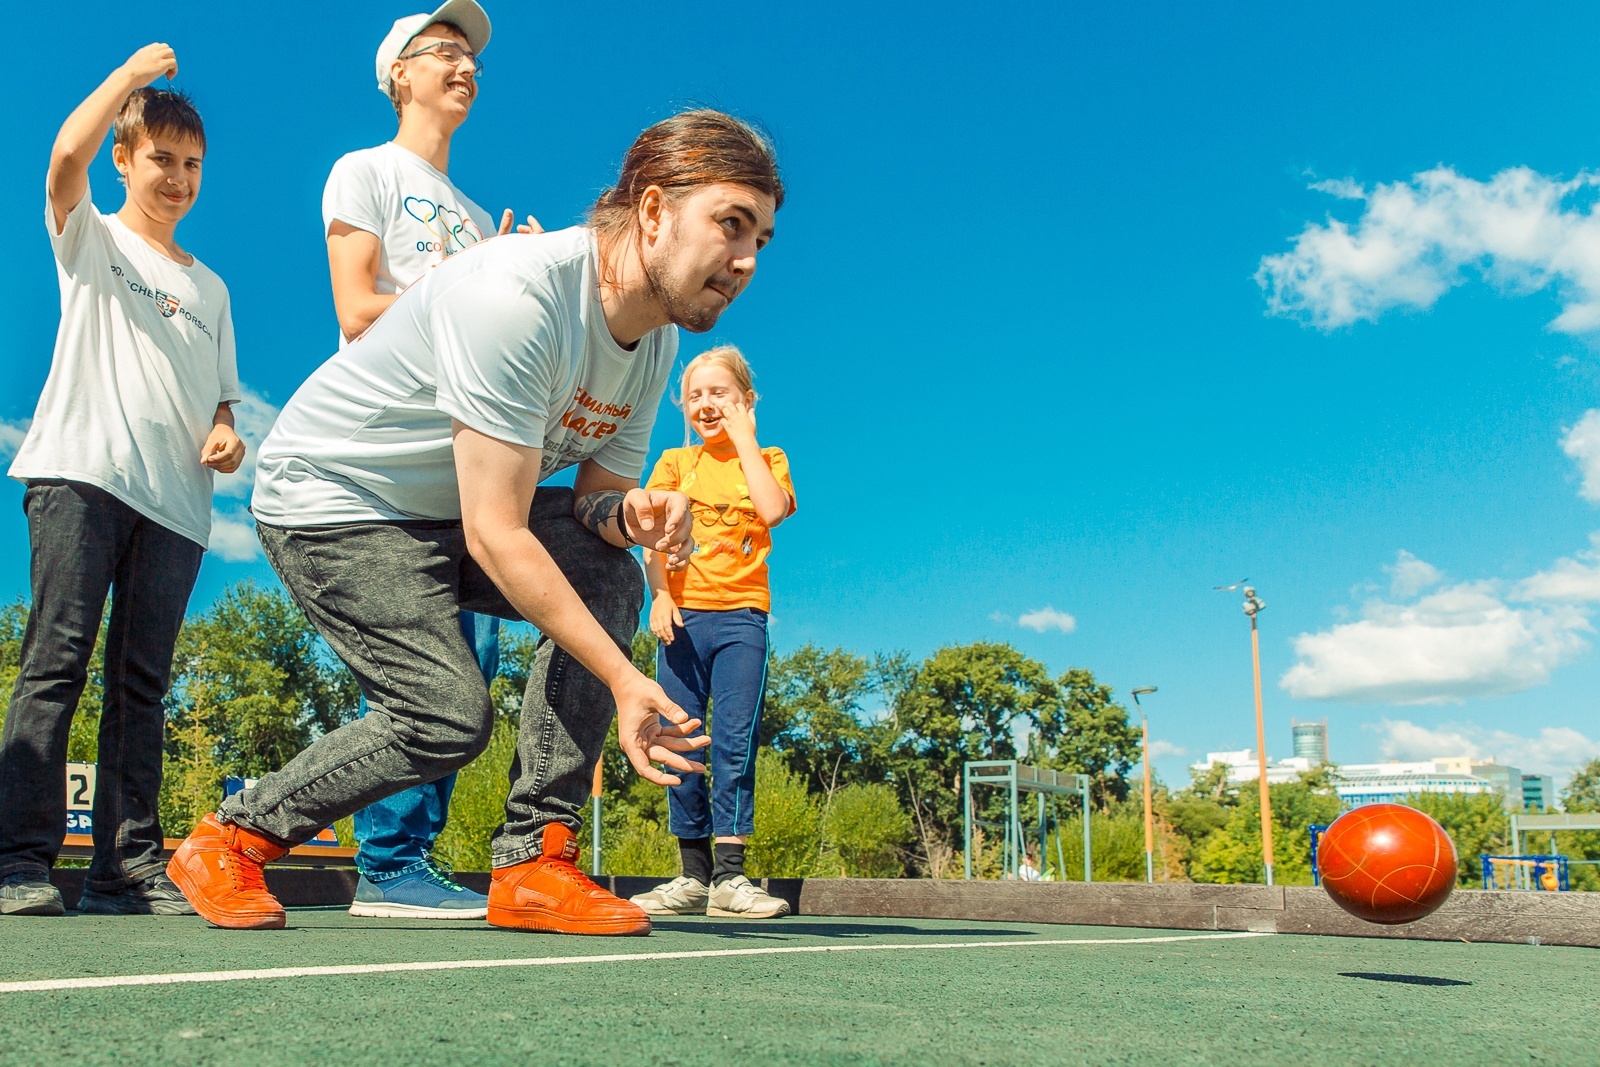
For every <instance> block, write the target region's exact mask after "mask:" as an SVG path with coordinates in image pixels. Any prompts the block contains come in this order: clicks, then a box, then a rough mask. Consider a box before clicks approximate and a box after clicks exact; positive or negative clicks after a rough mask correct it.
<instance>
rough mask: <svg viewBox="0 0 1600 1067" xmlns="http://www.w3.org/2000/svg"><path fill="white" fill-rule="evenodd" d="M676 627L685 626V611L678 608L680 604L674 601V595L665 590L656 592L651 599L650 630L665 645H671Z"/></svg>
mask: <svg viewBox="0 0 1600 1067" xmlns="http://www.w3.org/2000/svg"><path fill="white" fill-rule="evenodd" d="M675 627H676V628H677V629H682V627H683V613H682V612H680V611H679V610H678V605H676V604H674V603H673V602H672V597H670V596H668V595H667V593H666V591H665V590H663V591H662V592H659V593H656V594H654V596H653V599H652V600H651V601H650V632H651V633H653V634H655V635H656V637H657V638H658V639H659V640H660V641H661V643H662V644H663V645H670V644H672V638H673V636H674V635H675V633H676V630H675V629H674V628H675Z"/></svg>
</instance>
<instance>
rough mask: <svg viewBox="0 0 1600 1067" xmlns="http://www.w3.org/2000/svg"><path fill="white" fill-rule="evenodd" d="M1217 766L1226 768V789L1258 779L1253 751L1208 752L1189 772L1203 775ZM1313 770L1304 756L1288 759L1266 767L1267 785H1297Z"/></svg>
mask: <svg viewBox="0 0 1600 1067" xmlns="http://www.w3.org/2000/svg"><path fill="white" fill-rule="evenodd" d="M1219 763H1220V764H1222V765H1224V766H1226V767H1227V768H1228V784H1229V785H1243V784H1244V783H1246V782H1253V781H1255V780H1256V779H1258V778H1260V777H1261V763H1260V761H1259V760H1258V759H1256V750H1255V749H1253V748H1240V749H1234V750H1233V751H1231V752H1207V753H1206V758H1205V759H1204V760H1203V761H1202V762H1200V763H1196V764H1192V765H1191V766H1190V768H1189V769H1190V770H1191V771H1194V772H1195V773H1197V774H1204V773H1205V772H1206V771H1209V770H1210V769H1211V768H1212V767H1215V766H1216V765H1217V764H1219ZM1316 767H1317V764H1316V763H1315V762H1313V761H1312V760H1309V759H1306V758H1305V757H1304V756H1290V757H1289V758H1288V759H1281V760H1278V761H1277V762H1276V763H1269V764H1268V765H1267V784H1268V785H1282V784H1283V783H1284V782H1294V781H1298V780H1299V778H1300V776H1301V775H1302V774H1304V773H1305V772H1306V771H1309V770H1314V769H1315V768H1316Z"/></svg>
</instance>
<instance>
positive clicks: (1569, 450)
mask: <svg viewBox="0 0 1600 1067" xmlns="http://www.w3.org/2000/svg"><path fill="white" fill-rule="evenodd" d="M1561 451H1563V452H1565V453H1566V454H1567V455H1568V456H1570V457H1572V459H1573V461H1574V462H1576V463H1577V464H1578V474H1579V475H1580V476H1581V477H1582V478H1583V488H1582V489H1580V490H1579V492H1580V493H1581V494H1582V496H1583V499H1585V500H1588V501H1592V502H1593V503H1596V504H1600V409H1593V408H1591V409H1590V410H1588V411H1586V412H1584V413H1583V418H1581V419H1579V420H1578V424H1577V425H1576V426H1574V427H1572V429H1570V430H1568V431H1567V432H1566V435H1565V436H1563V437H1562V438H1561Z"/></svg>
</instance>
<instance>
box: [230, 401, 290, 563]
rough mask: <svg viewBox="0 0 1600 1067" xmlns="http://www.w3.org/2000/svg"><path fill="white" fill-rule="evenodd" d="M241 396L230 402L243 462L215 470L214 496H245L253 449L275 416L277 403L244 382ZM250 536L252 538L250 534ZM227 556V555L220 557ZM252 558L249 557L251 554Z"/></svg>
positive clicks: (253, 462) (251, 472)
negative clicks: (226, 470) (232, 468)
mask: <svg viewBox="0 0 1600 1067" xmlns="http://www.w3.org/2000/svg"><path fill="white" fill-rule="evenodd" d="M241 392H242V393H243V394H244V399H243V400H241V401H240V402H239V403H237V404H235V405H233V421H234V430H235V432H237V433H238V435H239V437H240V439H241V440H243V441H244V444H245V452H244V462H243V463H241V464H240V465H239V469H238V470H236V471H234V472H233V473H232V474H219V475H217V479H216V492H217V495H218V496H231V497H248V496H249V495H250V489H251V487H252V486H254V485H255V481H256V453H257V452H259V451H260V450H261V440H262V438H264V437H266V436H267V431H268V430H270V429H272V424H273V422H274V421H276V420H277V418H278V410H279V409H278V407H277V406H276V405H274V404H271V403H269V402H268V401H267V398H266V397H264V396H262V395H261V394H260V393H258V392H256V391H255V390H254V389H252V388H250V387H249V386H248V385H247V386H245V387H244V388H243V389H242V390H241ZM250 540H251V541H252V543H253V542H254V541H255V535H254V534H251V536H250ZM223 558H227V557H223ZM252 558H253V557H252Z"/></svg>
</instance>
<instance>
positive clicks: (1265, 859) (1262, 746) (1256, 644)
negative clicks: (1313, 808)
mask: <svg viewBox="0 0 1600 1067" xmlns="http://www.w3.org/2000/svg"><path fill="white" fill-rule="evenodd" d="M1266 606H1267V605H1266V602H1265V601H1263V600H1262V599H1261V598H1260V597H1258V596H1256V591H1255V587H1254V586H1249V585H1247V586H1245V587H1244V613H1245V614H1246V615H1248V616H1250V665H1251V667H1253V668H1254V670H1255V676H1256V758H1257V760H1258V761H1259V765H1260V768H1261V862H1262V864H1263V865H1264V866H1265V867H1266V869H1267V884H1268V885H1271V884H1272V791H1271V789H1270V788H1269V787H1268V785H1267V728H1266V725H1265V723H1264V722H1263V721H1262V718H1261V635H1260V634H1259V632H1258V631H1257V630H1256V616H1257V615H1259V614H1261V610H1262V609H1263V608H1265V607H1266Z"/></svg>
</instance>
